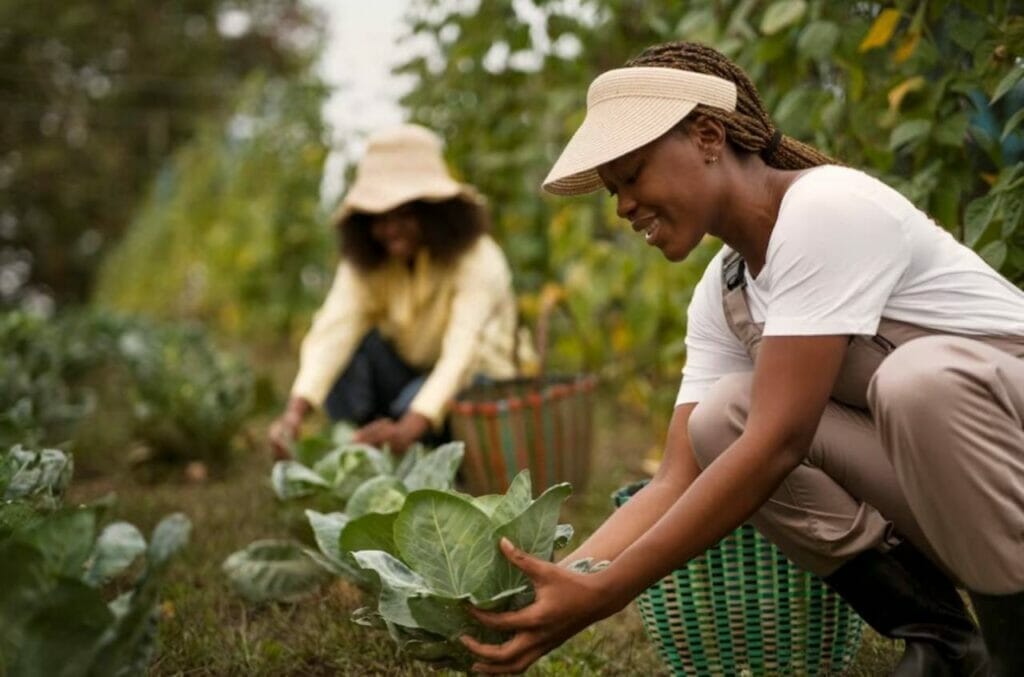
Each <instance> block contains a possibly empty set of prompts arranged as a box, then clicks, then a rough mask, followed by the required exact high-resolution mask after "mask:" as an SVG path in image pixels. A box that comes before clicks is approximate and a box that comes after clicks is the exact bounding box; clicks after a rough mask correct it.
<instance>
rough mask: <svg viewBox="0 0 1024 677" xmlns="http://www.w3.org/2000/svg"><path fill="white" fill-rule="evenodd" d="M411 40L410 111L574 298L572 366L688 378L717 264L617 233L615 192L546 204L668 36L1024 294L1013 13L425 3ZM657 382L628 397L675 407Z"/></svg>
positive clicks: (1021, 89) (542, 0)
mask: <svg viewBox="0 0 1024 677" xmlns="http://www.w3.org/2000/svg"><path fill="white" fill-rule="evenodd" d="M408 26H409V29H410V35H411V36H412V37H413V38H415V40H416V41H417V42H423V43H425V44H427V45H428V46H429V47H428V48H426V49H424V50H423V52H422V54H421V55H419V56H417V57H415V58H412V59H410V60H408V62H407V63H405V64H404V65H402V66H401V67H400V69H399V70H400V71H401V72H403V73H409V74H412V75H413V76H414V77H415V80H416V85H415V87H414V88H413V90H412V91H411V92H410V93H409V95H408V96H407V97H406V98H405V104H406V105H407V106H408V107H409V109H410V111H411V113H412V117H413V119H415V120H417V121H420V122H423V123H424V124H427V125H428V126H431V127H433V128H435V129H437V130H438V131H439V132H440V133H442V134H444V135H445V136H446V138H447V142H448V149H449V153H450V155H451V159H452V160H453V163H454V164H455V166H457V167H460V168H462V169H464V170H465V172H466V175H467V179H468V180H470V181H472V182H474V183H476V184H477V185H478V186H480V188H481V189H482V190H483V191H484V192H485V193H486V194H487V195H488V196H489V197H490V198H491V199H492V200H493V202H494V211H495V215H496V222H497V224H498V225H497V229H498V234H499V237H500V238H501V239H502V241H503V243H504V245H505V246H506V248H507V249H508V251H509V253H510V256H511V258H512V261H513V265H514V267H515V269H516V272H517V275H518V276H519V277H518V279H519V282H520V284H521V285H522V286H523V287H524V288H525V289H527V290H528V291H530V292H533V291H535V290H537V289H538V288H539V287H540V286H541V284H542V281H543V280H546V279H550V280H557V281H558V283H559V284H560V285H561V287H560V288H559V289H558V290H557V291H558V293H564V295H565V297H566V303H567V305H568V307H569V308H570V315H571V317H572V319H573V325H572V326H571V327H569V326H565V327H563V329H564V330H566V331H563V332H562V333H561V335H560V336H559V337H558V338H557V339H556V348H558V350H557V354H559V355H561V356H562V357H563V358H567V357H568V358H572V357H575V358H583V359H584V363H589V364H590V365H592V366H593V365H602V367H603V368H604V369H605V371H608V372H610V373H612V374H613V375H614V374H623V375H625V374H629V375H642V374H646V375H649V376H655V377H658V376H660V377H663V378H664V379H665V381H667V382H670V383H675V382H677V380H678V373H679V371H678V370H679V368H680V366H681V364H682V358H683V346H682V343H681V340H682V337H683V336H684V334H685V309H686V305H687V303H688V300H689V295H690V292H691V290H692V286H693V284H694V282H695V280H696V279H697V277H698V276H699V273H700V271H701V269H702V268H703V265H704V263H705V262H706V261H707V260H708V256H709V253H710V252H709V250H708V249H707V248H702V249H701V250H700V251H699V252H698V253H697V255H696V256H693V257H691V260H689V261H687V262H686V263H685V264H683V265H682V266H671V265H668V264H666V263H665V262H663V261H661V260H660V255H659V254H658V253H657V252H654V251H650V250H649V249H648V248H646V247H645V246H644V244H643V243H642V241H641V240H640V239H639V238H637V237H636V236H635V235H633V234H632V233H631V232H627V231H626V230H625V229H623V228H618V227H615V226H614V223H613V222H614V215H613V210H612V204H611V203H612V201H610V200H607V199H606V198H605V197H604V196H598V197H584V198H578V199H574V200H564V199H558V200H552V199H548V198H545V199H543V200H542V199H539V185H540V182H541V180H542V179H543V177H544V175H545V174H546V172H547V170H548V169H549V167H550V165H551V163H552V162H553V160H554V159H555V157H556V155H557V153H558V152H559V150H560V149H561V148H562V147H563V146H564V144H565V142H566V141H567V140H568V137H569V135H570V134H571V133H572V132H573V131H574V130H575V128H576V127H577V126H578V124H579V122H580V120H581V119H582V116H583V113H584V109H585V97H586V89H587V86H588V84H589V82H590V81H591V80H592V79H593V78H594V77H595V76H596V75H598V74H599V73H601V72H603V71H605V70H607V69H610V68H615V67H618V66H621V65H622V64H623V62H625V61H626V60H627V59H628V58H629V57H631V56H634V55H636V54H638V53H639V52H640V51H641V50H642V49H643V48H645V47H647V46H649V45H652V44H656V43H660V42H667V41H670V40H683V39H685V40H695V41H699V42H704V43H706V44H710V45H712V46H714V47H716V48H718V49H719V50H721V51H723V52H724V53H726V54H727V55H729V56H730V57H732V58H733V59H734V60H736V61H737V62H738V63H739V64H740V65H741V66H743V67H744V68H745V69H746V70H747V72H748V73H749V74H750V75H751V77H752V78H753V80H754V82H755V83H756V84H757V86H758V88H759V90H760V91H761V94H762V97H763V98H764V101H765V104H766V105H767V107H768V110H769V111H771V112H772V115H773V117H774V119H775V121H776V123H777V124H778V126H779V127H780V128H781V129H782V130H783V131H784V132H786V133H787V134H790V135H792V136H794V137H797V138H799V139H802V140H805V141H809V142H811V143H813V144H815V145H816V146H818V147H819V148H821V149H822V150H824V151H825V152H828V153H831V154H832V155H833V156H834V157H836V158H837V159H839V161H841V162H844V163H847V164H850V165H852V166H855V167H859V168H862V169H864V170H866V171H869V172H872V173H874V174H876V175H878V176H880V177H881V178H883V179H884V180H886V181H887V182H889V183H890V184H892V185H894V186H895V187H897V188H898V189H899V190H901V191H902V192H903V193H904V194H906V195H907V196H908V197H909V198H910V199H912V200H913V201H914V202H915V203H916V204H918V205H919V206H921V207H922V208H924V209H925V210H927V211H928V212H929V213H931V214H932V215H934V216H935V218H936V219H937V221H939V222H940V223H941V224H942V225H943V226H944V227H946V228H948V229H950V230H951V231H952V232H953V233H954V234H956V235H957V236H958V237H961V238H962V239H964V240H965V241H966V242H967V243H968V244H970V245H971V246H973V247H975V248H976V249H978V250H979V252H980V253H981V254H982V255H983V256H984V257H985V258H986V259H987V260H988V261H989V262H990V263H991V264H992V265H993V266H994V267H996V268H998V269H1000V270H1001V271H1002V272H1003V273H1004V274H1006V275H1007V276H1008V277H1009V278H1010V279H1012V280H1014V281H1016V282H1017V283H1018V284H1020V283H1024V132H1022V129H1024V124H1022V121H1024V114H1022V113H1021V110H1022V108H1024V3H1022V2H1020V1H1019V0H963V1H962V2H954V1H952V0H896V1H895V2H856V3H840V2H829V1H828V0H773V1H771V2H763V1H758V0H739V1H736V2H723V1H722V0H690V1H689V2H685V3H650V2H643V1H641V0H572V1H570V0H488V1H487V2H472V1H468V0H464V1H462V2H443V1H440V0H417V1H416V2H414V5H413V9H412V11H411V12H410V13H409V16H408ZM414 44H416V43H414ZM534 304H535V299H534V297H533V295H532V294H526V295H525V296H524V305H525V306H526V307H527V309H529V308H531V307H532V306H533V305H534ZM665 381H662V382H665ZM657 383H658V380H657V379H655V380H651V379H630V380H629V381H626V382H625V386H624V387H623V388H622V389H621V392H622V393H623V394H624V396H626V397H627V399H629V400H631V401H634V402H635V403H637V404H638V405H640V406H643V407H644V408H646V409H648V410H650V409H652V407H651V405H652V403H653V401H652V399H651V397H652V394H657V397H656V398H655V400H658V404H659V405H667V401H668V399H669V398H670V397H671V395H672V387H666V388H664V389H661V390H659V389H658V387H657ZM652 384H654V385H652ZM660 408H667V406H666V407H663V406H658V407H653V409H660Z"/></svg>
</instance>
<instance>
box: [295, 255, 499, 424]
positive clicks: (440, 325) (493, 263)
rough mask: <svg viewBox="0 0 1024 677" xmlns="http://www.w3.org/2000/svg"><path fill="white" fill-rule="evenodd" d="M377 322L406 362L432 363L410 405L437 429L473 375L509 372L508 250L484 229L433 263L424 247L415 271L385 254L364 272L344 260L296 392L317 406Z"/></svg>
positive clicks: (304, 356) (312, 334)
mask: <svg viewBox="0 0 1024 677" xmlns="http://www.w3.org/2000/svg"><path fill="white" fill-rule="evenodd" d="M374 327H376V328H377V329H378V330H379V331H380V332H381V334H382V335H383V336H384V338H386V339H388V340H389V341H390V342H391V343H392V345H393V346H394V347H395V349H396V351H397V352H398V354H399V355H400V356H401V357H402V359H404V360H405V361H406V362H407V363H408V364H409V365H410V366H412V367H415V368H418V369H422V370H424V371H426V370H430V375H429V376H428V377H427V380H426V382H425V383H424V384H423V387H422V388H421V389H420V391H419V393H418V394H417V395H416V397H415V398H414V399H413V401H412V404H411V405H410V409H411V410H412V411H415V412H416V413H418V414H422V415H423V416H425V417H427V418H428V419H430V421H431V422H432V423H433V424H434V425H435V427H436V426H439V425H440V424H441V423H442V422H443V420H444V416H445V413H446V410H447V406H448V403H449V402H450V400H451V399H452V398H453V397H454V396H455V394H456V393H457V392H458V391H459V390H460V389H461V388H462V387H463V386H465V385H467V383H468V381H469V380H470V379H471V378H472V377H473V376H474V375H476V374H484V375H487V376H490V377H492V378H508V377H511V376H514V375H515V371H516V370H515V363H514V360H513V357H512V355H513V351H514V350H515V344H516V342H515V338H514V337H515V333H516V304H515V296H514V294H513V291H512V274H511V272H510V270H509V266H508V262H507V261H506V260H505V255H504V254H503V253H502V251H501V249H500V248H499V247H498V245H497V244H496V243H495V242H494V240H493V239H491V237H489V236H487V235H484V236H482V237H480V239H479V240H477V242H476V243H474V244H473V245H472V246H471V247H470V249H469V250H467V251H466V252H465V253H463V254H462V256H461V257H459V259H458V260H456V262H455V263H454V264H453V265H448V266H440V265H438V264H437V263H435V262H432V261H431V259H430V255H429V254H428V253H427V252H426V250H421V251H420V253H419V255H418V256H417V257H416V260H415V262H414V265H413V266H412V268H411V269H410V268H409V267H408V266H406V265H404V264H403V263H401V262H393V261H389V262H387V263H386V264H385V265H383V266H382V267H380V268H378V269H376V270H373V271H371V272H369V273H360V272H359V271H357V270H356V269H355V268H354V267H353V266H352V265H351V264H350V263H348V262H345V261H342V263H341V264H340V265H339V266H338V272H337V274H336V275H335V278H334V283H333V285H332V286H331V290H330V292H329V293H328V295H327V299H326V300H325V301H324V304H323V306H322V307H321V308H320V310H319V311H318V312H317V314H316V316H315V317H314V318H313V325H312V327H311V328H310V330H309V333H308V334H307V335H306V337H305V339H303V342H302V350H301V352H300V364H299V373H298V375H297V376H296V378H295V383H294V385H293V386H292V395H293V396H299V397H302V398H304V399H306V400H308V401H309V402H310V403H311V404H313V405H314V406H317V407H321V406H323V402H324V400H325V399H326V398H327V393H328V392H329V391H330V389H331V386H332V385H334V382H335V381H336V380H337V378H338V376H339V375H340V374H341V372H342V371H343V370H344V369H345V367H346V366H348V362H349V360H350V359H351V358H352V355H353V354H354V353H355V350H356V348H357V347H358V345H359V342H360V340H361V339H362V338H363V336H364V335H365V334H366V333H367V332H368V331H369V330H370V329H372V328H374Z"/></svg>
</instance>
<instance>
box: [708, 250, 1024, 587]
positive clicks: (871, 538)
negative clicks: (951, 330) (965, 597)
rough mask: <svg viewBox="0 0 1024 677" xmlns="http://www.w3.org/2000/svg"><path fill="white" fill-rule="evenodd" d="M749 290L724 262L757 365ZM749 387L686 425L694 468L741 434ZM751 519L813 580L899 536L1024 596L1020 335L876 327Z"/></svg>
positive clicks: (738, 320) (858, 345)
mask: <svg viewBox="0 0 1024 677" xmlns="http://www.w3.org/2000/svg"><path fill="white" fill-rule="evenodd" d="M744 286H745V281H744V278H743V268H742V261H741V260H740V259H739V258H738V257H737V256H735V254H734V253H733V254H730V255H729V256H727V257H726V263H725V264H724V266H723V298H722V303H723V308H724V311H725V317H726V320H727V322H728V323H729V326H730V329H731V330H732V332H733V333H734V334H735V335H736V337H737V338H738V339H739V340H740V341H741V342H742V343H743V345H744V346H745V348H746V350H747V352H748V353H749V354H750V356H751V359H753V360H755V361H756V360H757V353H758V349H759V347H760V343H761V325H759V324H757V323H755V322H753V320H752V318H751V313H750V308H749V306H748V304H747V300H746V294H745V289H744ZM752 380H753V377H752V374H749V373H746V374H733V375H730V376H727V377H725V378H723V379H721V380H720V381H719V382H718V383H717V384H716V385H715V386H714V387H713V388H712V390H711V391H710V393H709V394H708V395H706V396H705V397H704V398H703V399H702V400H701V402H700V404H698V405H697V407H696V408H695V409H694V411H693V413H692V414H691V416H690V423H689V433H690V441H691V444H692V447H693V451H694V454H695V456H696V457H697V462H698V464H699V465H700V466H701V467H707V466H708V465H709V464H710V463H712V462H713V461H714V460H715V458H717V457H718V456H719V455H720V454H722V452H724V451H725V450H726V449H727V448H728V447H729V446H730V445H731V444H732V443H733V442H734V441H735V440H736V439H737V438H738V437H739V436H740V435H741V434H742V432H743V429H744V427H745V425H746V420H747V415H748V412H749V411H750V393H751V384H752ZM750 522H751V524H753V525H754V527H755V528H757V530H758V531H760V532H761V533H762V534H764V535H765V536H766V537H767V538H768V539H770V540H771V541H772V542H774V543H775V544H776V545H778V546H779V548H780V549H781V550H782V551H783V552H784V553H786V555H787V556H788V557H789V558H790V559H791V560H793V561H794V562H795V563H796V564H797V565H799V566H801V567H803V568H805V569H807V570H809V571H811V572H813V573H815V574H818V575H820V576H826V575H828V574H830V573H832V572H833V571H835V570H836V569H837V568H838V567H839V565H841V564H842V563H843V562H844V561H846V560H847V559H849V558H850V557H852V556H854V555H856V554H857V553H859V552H862V551H864V550H867V549H869V548H879V549H882V550H885V549H887V548H888V547H891V545H893V544H894V543H896V542H898V539H899V538H906V539H907V540H909V541H910V542H912V543H913V544H914V545H916V546H917V547H918V548H919V549H920V550H921V551H922V552H924V553H926V554H927V555H928V556H929V557H930V558H931V559H932V560H933V561H934V562H935V563H936V564H937V565H939V566H940V567H942V568H943V569H945V570H946V572H947V573H949V574H950V575H951V576H952V577H953V578H954V579H956V580H957V581H958V582H959V583H961V584H962V585H964V586H966V587H967V588H969V589H970V590H973V591H975V592H981V593H987V594H1005V593H1010V592H1018V591H1024V337H976V338H967V337H963V336H950V335H940V334H935V333H934V332H932V331H930V330H928V329H924V328H921V327H918V326H915V325H911V324H906V323H903V322H896V321H893V320H889V319H885V318H883V319H882V322H881V324H880V326H879V329H878V334H876V335H875V336H857V337H854V338H852V339H851V341H850V344H849V346H848V348H847V353H846V357H845V358H844V361H843V365H842V367H841V369H840V373H839V376H838V378H837V380H836V384H835V387H834V388H833V391H832V399H831V400H830V402H829V403H828V405H827V406H826V409H825V412H824V414H823V415H822V417H821V421H820V422H819V424H818V429H817V431H816V433H815V437H814V440H813V442H812V444H811V448H810V451H809V453H808V454H807V457H806V458H805V459H804V461H803V463H801V464H800V466H798V467H797V468H796V469H795V470H794V471H793V472H792V473H790V474H789V476H787V478H786V479H785V480H784V481H783V483H782V485H780V486H779V488H778V490H777V491H776V492H775V494H774V495H773V496H772V498H771V499H770V500H769V501H768V502H767V503H766V504H765V505H764V506H763V507H762V508H761V509H760V510H759V511H758V512H757V513H756V514H755V515H754V516H753V517H752V518H751V520H750Z"/></svg>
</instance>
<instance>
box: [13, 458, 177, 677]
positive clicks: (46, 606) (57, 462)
mask: <svg viewBox="0 0 1024 677" xmlns="http://www.w3.org/2000/svg"><path fill="white" fill-rule="evenodd" d="M70 475H71V459H70V456H66V455H65V454H63V452H60V451H58V450H54V449H43V450H40V451H30V450H26V449H24V448H22V447H20V446H18V447H14V448H13V449H10V450H8V451H6V452H3V453H2V454H0V490H2V494H3V503H2V504H0V578H2V580H3V581H4V585H3V586H2V587H0V625H2V626H3V628H4V632H3V634H2V635H0V672H3V673H4V674H7V675H11V676H12V677H13V676H15V675H55V674H60V675H69V676H76V675H81V676H83V677H85V676H93V675H95V676H97V677H98V676H100V675H142V674H145V672H146V669H147V667H148V665H149V662H150V659H151V658H152V656H153V652H154V650H155V647H156V625H157V621H158V620H159V598H158V592H159V588H160V585H161V583H162V580H163V578H164V572H165V570H166V567H167V564H168V561H169V559H170V558H171V557H172V556H173V555H174V554H175V553H176V552H177V551H178V550H180V549H181V548H182V547H183V546H184V545H185V543H186V541H187V540H188V534H189V531H190V528H191V525H190V523H189V521H188V520H187V519H186V518H185V517H184V516H183V515H181V514H174V515H171V516H169V517H167V518H165V519H164V520H162V521H161V522H160V523H159V524H158V525H157V527H156V529H155V530H154V531H153V535H152V538H151V541H150V543H149V544H148V545H147V544H146V540H145V538H144V537H143V536H142V534H141V532H139V530H138V529H137V528H135V527H134V526H132V525H131V524H129V523H127V522H114V523H111V524H108V525H107V526H106V527H104V528H103V529H102V530H100V529H99V528H98V525H99V522H100V513H101V511H102V509H103V506H102V505H99V504H97V505H93V506H81V507H77V508H62V507H61V506H60V496H61V494H62V492H63V490H64V488H65V487H66V486H67V483H68V481H69V480H70ZM13 516H17V518H12V517H13ZM137 562H141V564H140V565H139V566H137V567H136V566H135V565H136V563H137ZM112 581H116V582H117V585H116V587H117V590H118V591H119V592H120V594H119V595H118V596H117V597H115V598H113V601H110V602H109V603H108V601H107V600H108V599H110V598H111V595H110V588H112V587H114V586H113V585H111V582H112Z"/></svg>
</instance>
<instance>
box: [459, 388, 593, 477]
mask: <svg viewBox="0 0 1024 677" xmlns="http://www.w3.org/2000/svg"><path fill="white" fill-rule="evenodd" d="M596 385H597V379H596V378H595V377H593V376H587V375H579V376H551V375H549V376H541V377H538V378H521V379H509V380H503V381H493V382H490V383H484V384H480V385H475V386H472V387H470V388H468V389H466V390H464V391H463V392H461V393H459V395H458V396H457V397H456V399H455V402H454V403H453V404H452V410H451V425H452V433H453V435H454V437H455V439H457V440H462V441H463V442H464V443H465V445H466V455H465V459H464V461H463V464H462V470H463V479H464V481H465V484H466V490H467V491H468V492H469V493H471V494H473V495H480V494H490V493H504V492H505V491H506V490H507V489H508V485H509V483H510V482H511V481H512V478H513V477H515V476H516V474H517V473H518V472H519V471H520V470H524V469H529V470H530V477H531V479H532V480H533V486H534V487H537V488H538V489H543V488H546V487H549V486H551V485H552V484H555V483H557V482H563V481H566V482H571V483H572V485H573V487H574V488H575V490H576V491H581V490H582V489H583V487H584V486H585V485H586V482H587V477H588V475H589V473H590V447H591V441H592V438H593V425H592V414H593V405H594V397H593V393H594V388H595V387H596Z"/></svg>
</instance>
